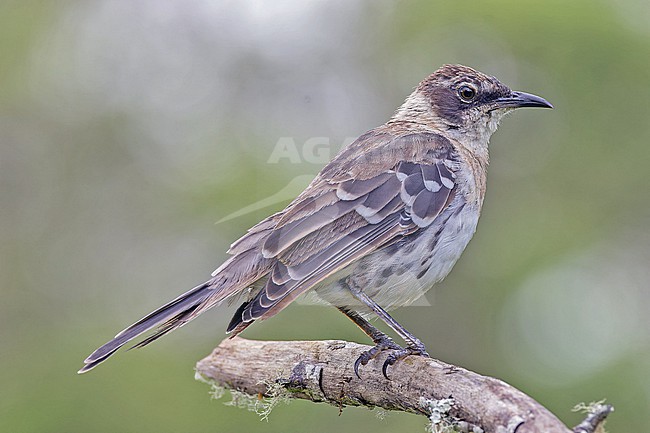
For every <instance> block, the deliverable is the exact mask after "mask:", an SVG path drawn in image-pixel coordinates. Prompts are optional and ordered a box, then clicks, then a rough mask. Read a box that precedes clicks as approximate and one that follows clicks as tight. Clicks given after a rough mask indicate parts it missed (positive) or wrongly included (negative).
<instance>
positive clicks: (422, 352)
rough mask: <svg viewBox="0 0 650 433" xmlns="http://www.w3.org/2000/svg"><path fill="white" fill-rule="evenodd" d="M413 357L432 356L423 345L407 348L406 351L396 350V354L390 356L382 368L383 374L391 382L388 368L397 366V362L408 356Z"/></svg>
mask: <svg viewBox="0 0 650 433" xmlns="http://www.w3.org/2000/svg"><path fill="white" fill-rule="evenodd" d="M411 355H415V356H424V357H427V358H430V355H429V354H428V353H427V351H426V349H425V347H424V346H423V345H417V346H407V347H406V348H404V349H399V350H395V351H394V352H392V353H391V354H389V355H388V357H387V358H386V361H384V365H383V366H382V367H381V372H382V373H383V375H384V377H385V378H386V379H388V380H390V378H389V377H388V373H387V370H388V367H389V366H391V365H393V364H395V363H396V362H397V361H399V360H402V359H404V358H406V357H407V356H411Z"/></svg>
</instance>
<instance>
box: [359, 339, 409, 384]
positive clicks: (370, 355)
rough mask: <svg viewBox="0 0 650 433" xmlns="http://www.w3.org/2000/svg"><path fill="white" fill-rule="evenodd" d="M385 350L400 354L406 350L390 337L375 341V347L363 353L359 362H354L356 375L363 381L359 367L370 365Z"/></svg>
mask: <svg viewBox="0 0 650 433" xmlns="http://www.w3.org/2000/svg"><path fill="white" fill-rule="evenodd" d="M384 350H394V351H398V352H399V351H402V350H405V349H403V348H402V346H400V345H399V344H397V343H395V342H394V341H393V340H391V339H390V338H389V337H385V338H384V337H382V338H380V339H377V340H376V341H375V346H374V347H372V348H371V349H370V350H366V351H365V352H363V353H362V354H361V355H359V357H358V358H357V360H356V361H354V374H356V375H357V377H358V378H359V379H361V376H359V366H360V365H366V364H368V362H369V361H370V360H372V359H375V358H376V357H377V355H379V354H380V353H381V352H383V351H384Z"/></svg>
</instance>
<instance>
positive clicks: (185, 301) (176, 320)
mask: <svg viewBox="0 0 650 433" xmlns="http://www.w3.org/2000/svg"><path fill="white" fill-rule="evenodd" d="M213 293H214V286H212V285H211V284H210V282H206V283H203V284H201V285H199V286H196V287H195V288H193V289H192V290H190V291H189V292H186V293H183V294H182V295H181V296H179V297H178V298H176V299H174V300H173V301H171V302H169V303H167V304H165V305H163V306H162V307H160V308H158V309H157V310H156V311H154V312H153V313H150V314H148V315H147V316H145V317H143V318H142V319H140V320H138V321H137V322H136V323H134V324H133V325H131V326H129V327H128V328H126V329H125V330H124V331H122V332H120V333H119V334H117V335H116V336H115V338H113V339H112V340H111V341H109V342H108V343H106V344H104V345H103V346H102V347H100V348H99V349H97V350H95V351H94V352H93V353H91V354H90V356H89V357H88V358H86V360H85V361H84V363H85V364H86V365H84V366H83V368H81V370H79V371H78V373H85V372H87V371H89V370H92V369H93V368H95V367H96V366H97V365H99V364H101V363H102V362H104V361H105V360H106V359H108V357H110V356H111V355H112V354H113V353H115V352H116V351H117V350H118V349H119V348H120V347H122V346H124V345H125V344H126V343H128V342H129V341H131V340H133V339H134V338H136V337H137V336H139V335H140V334H142V333H144V332H147V331H149V330H150V329H152V328H155V327H157V328H158V329H157V330H156V332H155V333H154V334H153V335H151V336H150V337H148V338H146V339H145V340H143V341H141V342H140V343H138V344H136V345H135V346H134V347H142V346H145V345H147V344H149V343H151V342H152V341H154V340H156V339H157V338H160V337H162V336H163V335H165V334H166V333H168V332H169V331H172V330H173V329H176V328H178V327H180V326H183V325H184V324H185V323H186V322H188V321H189V320H190V319H192V318H193V317H190V316H191V315H192V313H193V312H194V310H195V309H196V308H198V307H199V306H200V305H201V304H202V303H203V302H204V301H205V300H206V299H208V298H209V297H210V295H212V294H213Z"/></svg>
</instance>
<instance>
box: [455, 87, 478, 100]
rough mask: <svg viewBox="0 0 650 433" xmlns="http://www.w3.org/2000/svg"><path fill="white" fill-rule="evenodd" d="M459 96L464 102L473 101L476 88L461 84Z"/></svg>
mask: <svg viewBox="0 0 650 433" xmlns="http://www.w3.org/2000/svg"><path fill="white" fill-rule="evenodd" d="M458 96H460V99H462V100H463V102H472V100H473V99H474V98H475V97H476V89H474V88H472V87H470V86H461V87H460V89H458Z"/></svg>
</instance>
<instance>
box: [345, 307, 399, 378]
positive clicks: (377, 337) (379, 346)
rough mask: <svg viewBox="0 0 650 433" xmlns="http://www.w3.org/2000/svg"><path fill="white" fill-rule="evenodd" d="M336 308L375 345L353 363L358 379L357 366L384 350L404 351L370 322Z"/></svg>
mask: <svg viewBox="0 0 650 433" xmlns="http://www.w3.org/2000/svg"><path fill="white" fill-rule="evenodd" d="M337 308H338V309H339V311H340V312H342V313H343V314H345V315H346V316H348V318H349V319H350V320H352V321H353V322H354V323H355V324H356V325H357V326H358V327H359V328H361V330H362V331H363V332H365V333H366V335H367V336H368V337H370V338H372V341H373V342H374V343H375V346H374V347H373V348H372V349H370V350H366V351H365V352H363V353H362V354H361V355H360V356H359V357H358V358H357V360H356V361H355V362H354V373H355V374H356V375H357V377H358V378H361V376H359V365H366V364H367V363H368V361H370V360H371V359H374V358H375V357H376V356H377V355H379V354H380V353H381V352H382V351H384V350H389V349H390V350H397V351H400V350H404V349H403V348H402V347H401V346H399V345H398V344H397V343H395V342H394V341H393V339H392V338H390V337H389V336H388V335H386V334H384V333H383V332H381V331H380V330H379V329H377V328H375V327H374V326H372V325H371V324H370V322H368V321H367V320H366V319H364V318H363V317H361V315H360V314H359V313H357V312H356V311H352V310H349V309H347V308H345V307H337Z"/></svg>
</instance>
